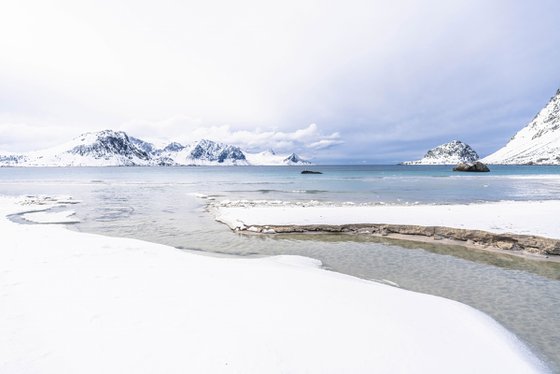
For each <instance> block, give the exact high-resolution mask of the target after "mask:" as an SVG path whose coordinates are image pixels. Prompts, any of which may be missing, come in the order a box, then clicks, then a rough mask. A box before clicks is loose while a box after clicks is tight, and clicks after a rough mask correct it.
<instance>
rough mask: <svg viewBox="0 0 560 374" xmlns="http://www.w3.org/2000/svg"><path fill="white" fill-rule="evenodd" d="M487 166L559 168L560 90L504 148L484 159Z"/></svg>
mask: <svg viewBox="0 0 560 374" xmlns="http://www.w3.org/2000/svg"><path fill="white" fill-rule="evenodd" d="M482 162H485V163H488V164H541V165H546V164H554V165H559V164H560V89H559V90H558V91H556V95H555V96H554V97H552V98H551V99H550V101H549V102H548V104H547V105H546V106H545V107H544V108H543V109H542V110H541V111H540V112H539V113H538V114H537V115H536V116H535V118H534V119H533V120H532V121H531V122H530V123H529V124H528V125H527V126H525V127H524V128H523V129H521V130H520V131H519V132H518V133H517V134H515V136H514V137H513V138H511V140H510V141H509V142H508V143H507V144H506V146H505V147H503V148H501V149H499V150H498V151H497V152H495V153H492V154H491V155H489V156H487V157H485V158H484V159H482Z"/></svg>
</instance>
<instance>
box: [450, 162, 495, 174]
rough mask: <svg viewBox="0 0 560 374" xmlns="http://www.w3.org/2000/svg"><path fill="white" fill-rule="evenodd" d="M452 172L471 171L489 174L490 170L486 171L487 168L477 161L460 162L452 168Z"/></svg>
mask: <svg viewBox="0 0 560 374" xmlns="http://www.w3.org/2000/svg"><path fill="white" fill-rule="evenodd" d="M453 171H473V172H480V173H485V172H489V171H490V169H488V166H486V165H484V164H483V163H482V162H480V161H477V162H474V163H464V162H461V163H459V164H457V166H455V167H454V168H453Z"/></svg>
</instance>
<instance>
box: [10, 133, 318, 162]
mask: <svg viewBox="0 0 560 374" xmlns="http://www.w3.org/2000/svg"><path fill="white" fill-rule="evenodd" d="M249 160H250V161H249ZM308 163H309V162H307V161H305V160H303V159H301V158H300V157H299V156H298V155H296V154H294V153H293V154H291V155H289V156H286V155H284V156H281V155H276V154H274V152H270V151H269V153H266V152H263V153H260V154H256V155H254V154H250V153H245V152H243V151H242V150H241V149H240V148H239V147H236V146H233V145H228V144H223V143H218V142H214V141H211V140H200V141H197V142H194V143H191V144H188V145H182V144H180V143H177V142H172V143H170V144H168V145H167V146H165V147H163V148H158V147H157V146H155V145H154V144H152V143H149V142H146V141H144V140H141V139H138V138H134V137H132V136H128V135H127V134H126V133H125V132H122V131H113V130H104V131H99V132H91V133H85V134H82V135H80V136H78V137H77V138H75V139H73V140H72V141H70V142H68V143H65V144H62V145H60V146H57V147H54V148H50V149H46V150H43V151H35V152H29V153H26V154H21V155H17V154H9V155H0V166H179V165H297V164H302V165H303V164H308Z"/></svg>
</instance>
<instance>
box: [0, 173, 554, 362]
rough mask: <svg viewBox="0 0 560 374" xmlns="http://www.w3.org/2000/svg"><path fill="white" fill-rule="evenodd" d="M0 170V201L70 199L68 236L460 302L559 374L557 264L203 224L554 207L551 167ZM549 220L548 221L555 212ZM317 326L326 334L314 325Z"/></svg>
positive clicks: (448, 249)
mask: <svg viewBox="0 0 560 374" xmlns="http://www.w3.org/2000/svg"><path fill="white" fill-rule="evenodd" d="M308 168H311V169H314V170H320V171H322V172H323V174H322V175H301V174H300V173H299V172H300V170H302V168H301V167H181V168H0V194H8V195H21V194H46V195H49V194H51V195H56V194H65V195H72V196H73V197H74V198H76V199H79V200H82V203H80V204H77V205H74V206H72V209H75V210H76V211H77V215H78V217H79V218H80V219H81V220H82V223H80V224H78V225H75V226H74V228H75V229H78V230H81V231H87V232H95V233H102V234H105V235H115V236H126V237H133V238H139V239H144V240H149V241H154V242H159V243H163V244H168V245H173V246H175V247H178V248H184V249H190V250H195V251H202V252H212V253H223V254H233V255H273V254H299V255H305V256H309V257H313V258H317V259H320V260H321V261H323V263H324V264H325V266H326V267H327V268H329V269H332V270H335V271H339V272H343V273H347V274H351V275H354V276H358V277H361V278H365V279H374V280H387V281H390V282H394V283H397V284H398V285H399V286H400V287H403V288H406V289H409V290H414V291H419V292H425V293H429V294H434V295H439V296H443V297H447V298H451V299H454V300H458V301H461V302H463V303H466V304H469V305H471V306H473V307H475V308H477V309H479V310H482V311H484V312H486V313H487V314H489V315H491V316H492V317H493V318H494V319H496V320H498V321H499V322H500V323H501V324H502V325H504V326H505V327H506V328H508V329H509V330H510V331H512V332H514V333H515V334H516V335H517V336H519V337H520V338H521V339H522V340H523V341H525V342H526V343H527V344H528V345H529V347H531V349H532V350H533V351H534V352H535V353H536V354H537V355H539V356H540V357H541V358H542V359H543V360H545V361H546V362H547V363H548V364H549V365H550V367H551V368H552V369H553V370H554V371H558V372H560V313H558V311H559V310H560V264H559V263H547V262H535V261H531V260H526V259H522V258H517V257H512V256H508V255H499V254H493V253H492V254H489V253H485V252H481V251H475V250H466V249H464V248H461V247H448V246H436V245H428V244H422V245H421V244H411V243H403V242H397V241H389V240H380V239H372V238H355V237H354V238H352V237H346V236H341V235H312V236H311V235H299V236H296V235H288V236H279V235H278V236H267V237H261V236H243V235H238V234H235V233H232V232H231V231H229V230H228V229H227V228H226V227H225V226H223V225H221V224H219V223H217V222H215V221H214V220H213V218H212V217H211V216H210V214H209V213H208V212H207V211H206V210H205V205H204V204H205V201H204V200H200V199H198V198H196V197H195V196H194V194H197V193H198V194H205V195H211V196H214V197H215V198H216V199H218V200H220V199H229V200H234V199H269V200H288V201H293V200H317V201H334V202H347V201H351V202H355V203H372V204H375V203H389V204H406V203H408V204H414V203H417V202H422V203H438V204H441V203H455V202H461V203H469V202H478V201H500V200H548V199H558V198H560V167H534V166H532V167H528V166H526V167H506V166H503V167H493V168H492V172H491V173H488V174H462V173H453V172H451V171H450V168H449V167H442V166H427V167H421V166H313V167H308ZM559 213H560V212H559ZM326 328H328V326H326Z"/></svg>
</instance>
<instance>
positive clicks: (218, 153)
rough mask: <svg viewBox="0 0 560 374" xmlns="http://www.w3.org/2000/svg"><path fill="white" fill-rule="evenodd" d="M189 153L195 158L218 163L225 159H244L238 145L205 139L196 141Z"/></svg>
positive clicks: (233, 160)
mask: <svg viewBox="0 0 560 374" xmlns="http://www.w3.org/2000/svg"><path fill="white" fill-rule="evenodd" d="M190 155H191V157H192V158H193V159H195V160H204V161H217V162H218V163H223V162H224V161H225V160H231V161H232V162H235V161H245V154H244V153H243V151H241V149H240V148H239V147H236V146H233V145H227V144H223V143H217V142H214V141H212V140H207V139H202V140H200V141H199V142H198V143H196V144H195V145H194V147H193V148H192V150H191V152H190Z"/></svg>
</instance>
